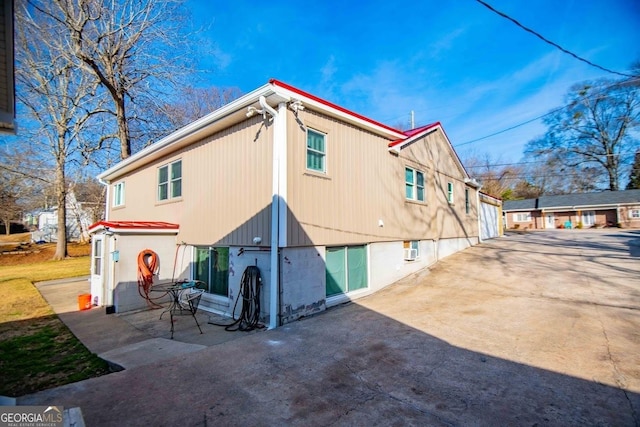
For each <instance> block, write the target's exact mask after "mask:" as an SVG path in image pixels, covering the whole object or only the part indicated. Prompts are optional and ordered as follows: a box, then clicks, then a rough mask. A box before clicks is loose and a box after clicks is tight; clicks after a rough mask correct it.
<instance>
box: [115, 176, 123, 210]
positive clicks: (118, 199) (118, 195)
mask: <svg viewBox="0 0 640 427" xmlns="http://www.w3.org/2000/svg"><path fill="white" fill-rule="evenodd" d="M118 206H124V181H121V182H118V183H117V184H115V185H114V186H113V207H114V208H116V207H118Z"/></svg>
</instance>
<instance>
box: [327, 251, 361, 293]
mask: <svg viewBox="0 0 640 427" xmlns="http://www.w3.org/2000/svg"><path fill="white" fill-rule="evenodd" d="M325 255H326V256H325V259H326V263H327V296H328V297H330V296H332V295H338V294H346V293H347V292H352V291H355V290H358V289H363V288H366V287H367V286H368V284H367V247H366V246H346V247H345V246H341V247H334V248H327V249H326V254H325Z"/></svg>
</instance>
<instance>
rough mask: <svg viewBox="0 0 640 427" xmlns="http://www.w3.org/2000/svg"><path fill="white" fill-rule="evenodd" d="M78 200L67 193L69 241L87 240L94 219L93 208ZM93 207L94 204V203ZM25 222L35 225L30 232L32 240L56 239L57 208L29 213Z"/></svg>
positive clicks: (49, 240) (46, 240) (48, 240)
mask: <svg viewBox="0 0 640 427" xmlns="http://www.w3.org/2000/svg"><path fill="white" fill-rule="evenodd" d="M86 205H87V204H86V203H82V202H78V201H77V200H76V197H75V195H74V193H73V192H69V193H67V221H66V226H67V239H68V240H71V241H88V240H89V226H90V225H91V224H92V223H93V222H94V221H95V220H96V218H94V209H90V206H86ZM94 207H95V204H94ZM25 222H26V223H27V224H29V225H33V226H36V227H37V230H35V231H33V232H32V233H31V240H32V241H34V242H55V241H57V240H58V208H57V207H55V208H51V209H46V210H43V211H40V212H35V213H30V214H28V215H27V216H26V217H25Z"/></svg>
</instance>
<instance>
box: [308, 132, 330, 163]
mask: <svg viewBox="0 0 640 427" xmlns="http://www.w3.org/2000/svg"><path fill="white" fill-rule="evenodd" d="M309 133H314V134H316V135H319V136H321V137H322V141H323V142H324V144H323V145H324V151H320V150H316V149H315V148H311V147H310V146H309ZM306 136H307V141H306V144H307V149H306V151H305V164H306V167H307V170H309V171H312V172H316V173H324V174H326V173H327V134H326V133H324V132H320V131H319V130H316V129H311V128H307V135H306ZM310 152H311V153H313V154H318V155H320V156H321V159H322V168H321V169H316V168H312V167H309V153H310Z"/></svg>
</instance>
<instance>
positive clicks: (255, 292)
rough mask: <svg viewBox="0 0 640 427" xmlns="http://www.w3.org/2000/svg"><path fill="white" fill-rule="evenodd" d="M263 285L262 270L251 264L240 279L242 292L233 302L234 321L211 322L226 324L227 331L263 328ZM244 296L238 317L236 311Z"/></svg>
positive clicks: (217, 324)
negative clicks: (226, 322) (261, 312)
mask: <svg viewBox="0 0 640 427" xmlns="http://www.w3.org/2000/svg"><path fill="white" fill-rule="evenodd" d="M261 286H262V278H261V277H260V270H259V269H258V267H256V266H252V265H250V266H249V267H247V268H246V269H245V270H244V273H242V279H241V280H240V293H239V294H238V297H237V298H236V302H235V303H234V304H233V311H232V313H233V323H230V324H227V325H223V324H219V323H214V322H211V321H210V322H209V323H210V324H212V325H216V326H224V329H225V330H227V331H253V330H254V329H259V328H263V327H264V326H263V325H262V324H261V323H260V288H261ZM240 298H242V309H241V311H240V316H239V317H238V318H237V319H236V317H235V312H236V307H237V306H238V301H240Z"/></svg>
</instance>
